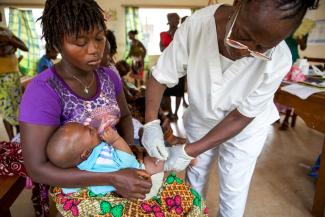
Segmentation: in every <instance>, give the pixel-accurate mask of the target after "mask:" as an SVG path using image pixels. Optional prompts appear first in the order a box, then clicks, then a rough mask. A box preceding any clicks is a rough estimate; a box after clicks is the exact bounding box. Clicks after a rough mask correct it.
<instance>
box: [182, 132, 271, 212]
mask: <svg viewBox="0 0 325 217" xmlns="http://www.w3.org/2000/svg"><path fill="white" fill-rule="evenodd" d="M268 131H269V127H264V128H262V129H257V130H256V131H254V132H252V131H250V132H249V133H247V132H245V130H243V131H242V132H241V133H240V134H238V135H237V136H236V137H234V138H232V139H230V140H228V141H227V142H225V143H223V144H221V145H220V146H218V147H217V148H215V149H212V150H209V151H206V152H204V153H203V154H201V155H199V156H198V157H197V160H196V161H197V162H196V164H195V165H191V166H189V168H188V169H187V172H186V181H187V182H188V183H189V184H190V185H191V186H192V187H193V188H194V189H196V190H197V191H198V192H199V193H200V194H201V195H202V197H203V198H205V199H206V194H207V187H208V178H209V173H210V170H211V166H212V163H214V162H215V161H214V160H215V159H216V158H217V163H218V169H219V171H218V174H219V184H220V192H219V197H220V207H219V212H220V213H219V216H220V217H242V216H243V215H244V211H245V204H246V199H247V194H248V190H249V185H250V182H251V178H252V175H253V172H254V168H255V164H256V160H257V157H258V156H259V155H260V153H261V151H262V149H263V146H264V143H265V140H266V137H267V134H268ZM194 134H195V133H194ZM187 135H188V140H189V142H194V141H197V140H198V139H199V138H195V136H193V134H187ZM191 135H192V136H191ZM215 193H216V192H215Z"/></svg>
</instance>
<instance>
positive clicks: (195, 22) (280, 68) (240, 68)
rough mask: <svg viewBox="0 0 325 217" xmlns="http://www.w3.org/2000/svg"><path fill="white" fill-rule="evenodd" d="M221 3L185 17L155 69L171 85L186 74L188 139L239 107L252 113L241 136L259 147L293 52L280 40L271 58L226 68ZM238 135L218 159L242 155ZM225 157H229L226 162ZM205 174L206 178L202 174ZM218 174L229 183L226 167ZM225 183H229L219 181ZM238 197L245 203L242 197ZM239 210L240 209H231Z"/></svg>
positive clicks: (156, 75)
mask: <svg viewBox="0 0 325 217" xmlns="http://www.w3.org/2000/svg"><path fill="white" fill-rule="evenodd" d="M219 6H220V5H212V6H209V7H207V8H204V9H201V10H199V11H197V12H196V13H195V14H194V15H192V16H191V17H189V18H187V19H186V21H185V22H184V23H183V24H182V25H181V26H180V27H179V29H178V30H177V31H176V33H175V36H174V39H173V41H172V42H171V44H170V45H169V46H168V47H167V48H166V49H165V50H164V52H163V54H162V55H161V57H160V58H159V60H158V63H157V65H156V67H155V69H154V70H153V72H152V75H153V76H154V78H155V79H156V80H157V81H158V82H160V83H162V84H166V85H167V86H168V87H172V86H174V85H176V84H177V83H178V79H179V78H180V77H182V76H184V75H185V74H187V84H188V96H189V104H190V106H189V107H188V108H187V110H186V111H185V113H184V116H183V121H184V127H185V130H186V134H187V137H188V140H189V141H190V142H193V141H197V140H198V139H200V138H202V137H203V136H205V135H206V134H207V133H208V132H209V131H210V130H211V129H212V128H213V127H214V126H216V125H217V124H218V123H219V122H220V121H222V120H223V119H224V117H225V116H226V115H227V114H229V113H230V112H231V111H233V110H234V109H237V110H238V111H239V112H240V113H241V114H243V115H244V116H247V117H254V120H253V121H252V122H251V123H250V124H249V125H248V126H247V127H246V128H245V129H244V130H243V131H242V132H241V134H242V136H241V137H242V138H245V139H246V141H249V142H251V145H252V147H255V148H256V150H257V149H260V147H261V146H262V145H263V144H260V143H261V141H260V140H259V139H258V138H256V137H255V135H254V134H253V133H260V132H262V131H263V129H264V128H265V127H266V126H268V125H270V124H271V123H273V122H274V121H276V120H277V119H278V118H279V113H278V111H277V109H276V107H275V105H274V102H273V98H274V93H275V91H276V90H277V88H278V87H279V86H280V84H281V81H282V79H283V78H284V76H285V75H286V74H287V72H289V70H290V67H291V53H290V50H289V48H288V47H287V45H286V44H285V42H281V43H280V44H279V45H278V46H276V47H275V49H274V52H273V55H272V60H271V61H263V60H259V59H256V58H254V57H246V58H242V59H240V60H237V61H234V62H233V63H232V64H231V66H229V67H228V68H227V69H226V71H224V72H223V71H222V64H221V61H222V60H221V57H220V54H219V52H218V50H219V48H218V40H217V39H218V38H217V29H216V23H215V18H214V14H215V11H216V10H217V8H218V7H219ZM185 69H187V70H185ZM237 138H239V135H237V136H236V137H235V138H233V139H231V140H232V141H234V148H233V149H234V153H232V152H226V151H224V152H222V153H220V154H221V155H220V159H224V158H227V157H229V156H231V157H232V158H233V159H234V162H237V159H238V158H240V156H238V155H236V153H235V152H236V151H238V152H239V153H240V151H241V150H240V149H237V148H238V146H237V143H236V142H237ZM246 141H240V142H238V144H241V143H245V144H246ZM256 146H257V147H256ZM253 149H254V148H253ZM256 157H257V156H256ZM198 161H200V159H199V160H198ZM227 163H228V161H225V162H224V164H227ZM230 163H231V162H230ZM254 164H255V163H254ZM203 166H204V168H202V169H203V170H206V171H208V165H203ZM230 166H231V164H230ZM226 167H227V166H225V168H226ZM252 171H253V170H252ZM229 172H230V173H231V172H233V171H232V170H230V171H229ZM250 173H251V172H250V171H246V172H245V173H240V174H241V176H242V177H243V178H245V177H247V176H249V177H250V176H251V174H250ZM231 175H235V174H231ZM202 178H203V179H205V177H204V176H202ZM220 179H221V180H223V181H224V182H225V183H227V182H229V183H231V176H227V175H226V174H225V173H220ZM194 182H195V181H191V183H194ZM226 187H227V185H226V184H224V185H222V186H221V188H226ZM248 187H249V186H245V189H244V190H243V191H248ZM223 191H225V189H221V192H223ZM238 195H242V192H238ZM221 196H222V195H221ZM232 198H234V197H226V196H222V197H221V212H229V213H232V211H231V207H230V208H229V207H228V209H224V207H225V206H222V204H227V203H228V202H229V203H231V202H232V200H233V199H232ZM238 202H239V203H240V204H241V205H240V206H242V207H244V205H245V202H244V205H243V204H242V202H243V200H241V201H238ZM238 206H239V205H238ZM236 207H237V206H236ZM234 209H235V208H234ZM243 209H244V208H243ZM226 210H227V211H226ZM241 212H243V210H242V211H241ZM241 212H239V211H238V212H237V213H241ZM223 216H231V215H227V214H224V215H223ZM237 216H240V215H232V217H237Z"/></svg>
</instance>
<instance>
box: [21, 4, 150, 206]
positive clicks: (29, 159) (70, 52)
mask: <svg viewBox="0 0 325 217" xmlns="http://www.w3.org/2000/svg"><path fill="white" fill-rule="evenodd" d="M41 20H42V25H43V37H44V38H45V41H46V43H47V44H48V45H49V46H50V47H51V48H54V49H56V50H57V51H59V52H60V54H61V56H62V60H61V61H60V62H59V63H57V64H55V65H54V66H53V67H51V68H50V69H48V70H46V71H44V72H42V73H41V74H39V75H38V76H37V77H35V78H34V79H33V81H32V82H31V83H30V84H29V86H28V88H27V90H26V92H25V94H24V96H23V99H22V103H21V107H20V126H21V142H22V145H23V155H24V161H25V166H26V168H27V170H28V173H29V175H30V176H31V177H32V179H33V180H34V181H35V182H37V183H43V184H48V185H51V186H61V187H83V186H89V185H112V186H114V187H115V188H116V190H117V193H118V194H119V195H121V196H123V197H124V198H127V199H133V200H136V199H138V198H144V197H145V194H146V193H148V192H149V190H150V187H151V182H150V181H149V180H144V179H142V178H140V177H139V173H145V172H144V171H143V170H137V169H123V170H120V171H117V172H111V173H93V172H86V171H80V170H78V169H59V168H57V167H55V166H54V165H53V164H51V163H50V162H49V161H48V158H47V156H46V146H47V143H48V141H49V138H50V137H51V135H52V134H53V132H54V131H55V130H56V129H57V128H58V127H59V126H60V125H62V124H64V123H66V122H79V123H83V124H88V125H91V126H93V127H96V128H98V130H99V131H100V130H102V129H103V128H105V127H106V126H109V125H110V126H113V127H114V125H115V124H116V123H117V124H116V126H115V127H116V128H117V130H118V132H119V133H120V134H121V136H122V137H123V138H124V139H125V140H126V141H127V142H128V143H129V144H132V143H133V126H132V121H131V115H130V112H129V110H128V107H127V104H126V101H125V97H124V94H123V91H122V87H121V81H120V79H119V78H118V77H117V75H116V73H115V72H113V71H112V70H110V69H108V68H102V67H99V65H100V62H101V59H102V57H103V52H104V48H105V43H106V38H105V29H106V27H105V23H104V18H103V15H102V9H101V8H100V7H99V6H98V5H97V3H96V2H95V1H94V0H76V1H65V0H47V1H46V3H45V9H44V12H43V16H42V17H41Z"/></svg>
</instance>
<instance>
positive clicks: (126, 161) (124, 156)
mask: <svg viewBox="0 0 325 217" xmlns="http://www.w3.org/2000/svg"><path fill="white" fill-rule="evenodd" d="M106 145H108V144H107V143H105V142H102V143H100V144H99V145H97V146H96V147H95V148H94V149H93V151H92V153H91V154H90V156H89V157H88V159H87V160H85V161H83V162H81V163H80V164H79V165H78V166H77V167H78V168H79V169H80V170H86V171H90V172H115V171H118V170H121V169H125V168H137V169H140V168H141V165H140V164H139V162H138V161H137V160H136V158H135V156H134V155H131V154H129V153H126V152H124V151H120V150H117V149H115V148H114V149H113V153H112V155H113V163H112V164H96V161H97V158H98V157H99V155H100V153H101V151H102V149H103V148H104V147H105V146H106ZM88 189H89V190H91V191H92V192H93V193H95V194H106V193H109V192H112V191H115V190H116V189H115V188H114V187H113V186H89V187H88ZM62 190H63V192H64V193H65V194H68V193H74V192H77V191H79V190H80V188H62Z"/></svg>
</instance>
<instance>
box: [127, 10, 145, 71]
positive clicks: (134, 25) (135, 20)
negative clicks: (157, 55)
mask: <svg viewBox="0 0 325 217" xmlns="http://www.w3.org/2000/svg"><path fill="white" fill-rule="evenodd" d="M131 30H137V31H138V35H137V38H138V40H139V41H141V42H142V43H143V45H144V46H145V47H146V48H148V42H147V40H146V37H145V34H144V32H143V28H142V24H141V22H140V18H139V8H136V7H125V40H126V41H125V45H126V46H125V53H124V59H125V58H126V56H127V55H128V53H129V50H130V41H129V36H128V32H129V31H131ZM147 53H148V51H147ZM129 61H130V62H129ZM128 63H129V64H131V60H130V59H129V60H128ZM148 63H149V56H148V55H147V56H146V57H145V59H144V64H145V65H144V69H145V70H148Z"/></svg>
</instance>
